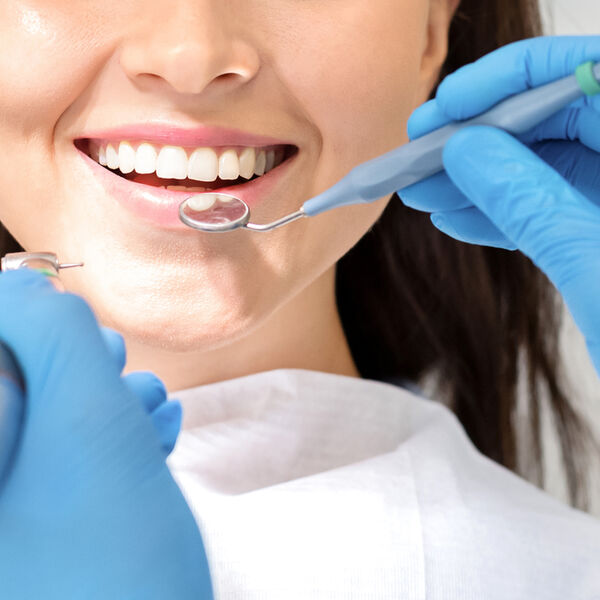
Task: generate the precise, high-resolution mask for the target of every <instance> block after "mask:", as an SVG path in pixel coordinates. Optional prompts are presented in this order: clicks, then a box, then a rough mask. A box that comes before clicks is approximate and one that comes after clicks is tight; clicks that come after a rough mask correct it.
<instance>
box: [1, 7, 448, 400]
mask: <svg viewBox="0 0 600 600" xmlns="http://www.w3.org/2000/svg"><path fill="white" fill-rule="evenodd" d="M456 2H457V0H429V1H423V0H377V2H365V1H364V0H343V1H340V0H326V1H323V0H318V1H317V0H277V1H273V0H253V1H252V2H248V1H247V0H230V1H228V2H217V1H211V0H181V1H179V2H177V3H173V2H171V1H168V0H152V1H150V2H148V1H146V2H142V1H141V0H103V1H102V2H82V1H79V0H78V1H77V2H74V1H73V0H2V2H1V3H0V40H1V45H2V52H1V53H0V85H1V88H2V94H1V95H0V138H1V139H2V140H3V143H4V147H3V152H2V154H1V155H0V156H1V158H0V182H1V184H2V185H1V187H0V221H2V222H3V223H4V224H5V226H6V227H7V228H8V229H9V231H10V232H11V233H12V234H13V235H14V237H15V238H16V239H17V240H18V241H19V242H20V243H21V245H22V246H23V247H24V248H26V249H27V250H30V251H35V250H37V251H40V250H45V251H53V252H56V253H57V254H58V256H59V258H60V259H61V260H63V261H84V262H85V268H83V269H73V270H70V271H64V272H63V274H62V280H63V282H64V285H65V287H66V288H67V290H68V291H71V292H75V293H78V294H80V295H82V296H83V297H84V298H85V299H86V300H87V301H88V302H89V303H90V305H91V306H92V308H93V309H94V311H95V312H96V314H97V316H98V319H99V320H100V321H101V322H102V323H103V324H104V325H107V326H110V327H113V328H114V329H116V330H118V331H119V332H120V333H122V334H123V336H124V337H125V341H126V344H127V348H128V363H127V367H126V372H127V371H131V370H137V369H148V370H152V371H154V372H155V373H156V374H157V375H158V376H159V377H161V378H162V379H163V380H164V381H165V383H166V385H167V388H168V389H169V391H176V390H178V389H183V388H187V387H192V386H196V385H200V384H204V383H209V382H213V381H220V380H223V379H228V378H232V377H239V376H243V375H246V374H250V373H254V372H258V371H264V370H269V369H276V368H286V367H293V368H305V369H315V370H320V371H325V372H332V373H340V374H344V375H350V376H357V375H358V373H357V371H356V367H355V365H354V363H353V361H352V358H351V355H350V352H349V349H348V345H347V342H346V340H345V337H344V334H343V331H342V328H341V324H340V321H339V316H338V313H337V310H336V306H335V297H334V276H335V263H336V261H337V260H338V259H339V258H340V257H341V256H343V255H344V254H345V253H346V252H347V251H348V250H349V249H350V248H351V247H352V246H353V245H354V244H355V243H356V242H357V241H358V240H359V239H360V238H361V237H362V235H363V234H364V233H365V232H366V231H367V230H368V229H369V228H370V227H371V226H372V224H373V223H374V222H375V221H376V220H377V218H378V217H379V216H380V214H381V212H382V211H383V209H384V208H385V205H386V203H387V202H388V200H389V198H382V199H380V200H379V201H377V202H375V203H372V204H369V205H359V206H353V207H347V208H343V209H338V210H334V211H330V212H328V213H325V214H323V215H320V216H318V217H315V218H311V219H302V220H301V221H299V222H297V223H294V224H292V225H290V226H288V227H284V228H282V229H279V230H276V231H273V232H271V233H269V234H253V233H250V232H247V231H238V232H235V233H230V234H226V235H207V234H200V233H197V232H194V231H191V230H190V231H189V232H188V231H185V232H175V231H172V230H171V231H169V230H166V229H161V228H158V227H155V226H151V225H148V224H147V223H143V222H141V221H138V220H136V219H135V218H134V217H132V216H131V215H130V214H129V213H127V212H126V211H125V210H124V209H123V208H122V207H121V206H120V205H118V204H116V203H115V201H114V200H113V199H112V198H111V197H110V196H109V195H108V194H107V193H106V192H105V191H104V189H103V188H102V187H100V185H99V184H98V182H97V181H96V179H95V178H94V177H93V176H92V174H91V172H90V171H89V169H88V168H87V166H86V165H85V164H84V163H83V161H82V159H81V158H80V157H79V155H78V154H77V151H76V150H75V148H74V146H73V139H75V138H77V137H80V136H82V135H84V134H85V132H86V131H91V130H92V129H95V130H98V129H104V128H112V127H116V126H119V125H123V124H127V123H143V122H144V121H147V120H149V119H160V120H162V121H168V122H171V123H173V124H176V125H179V126H182V127H194V126H197V125H199V124H203V125H215V126H222V127H233V128H237V129H241V130H244V131H248V132H253V133H259V134H263V135H268V136H273V137H277V138H280V139H286V140H293V141H294V143H295V144H296V145H297V146H298V147H299V155H298V157H297V158H296V165H295V166H294V167H293V169H292V170H291V171H290V172H289V174H288V175H287V176H286V177H285V178H284V180H283V181H282V182H281V184H280V185H279V186H277V187H276V188H275V189H274V190H273V192H272V193H270V194H269V196H268V197H266V198H265V199H264V200H263V202H262V204H261V206H260V207H257V209H256V210H255V211H253V220H255V221H256V222H259V223H260V222H266V221H268V220H271V219H274V218H278V217H280V216H282V215H284V214H287V213H288V212H291V211H294V210H297V209H298V207H300V206H301V204H302V203H303V202H304V201H305V200H307V199H308V198H310V197H312V196H314V195H316V194H318V193H320V192H322V191H324V190H325V189H326V188H328V187H330V186H331V185H333V184H334V183H335V182H336V181H337V180H338V179H340V178H341V177H342V176H344V175H345V174H346V173H347V172H348V171H349V170H350V169H351V168H352V167H353V166H355V165H356V164H359V163H361V162H363V161H365V160H367V159H369V158H372V157H374V156H376V155H378V154H381V153H383V152H386V151H388V150H390V149H392V148H394V147H396V146H398V145H400V144H402V143H404V142H406V141H407V135H406V121H407V120H408V117H409V116H410V114H411V112H412V111H413V110H414V108H416V107H417V106H418V105H420V104H421V103H423V102H424V101H425V100H426V99H427V97H428V95H429V92H430V90H431V88H432V87H433V85H434V84H435V80H436V77H437V73H438V72H439V68H440V66H441V64H442V63H443V60H444V58H445V55H446V49H447V48H446V44H447V30H448V26H449V22H450V20H451V17H452V14H453V12H454V10H455V9H456Z"/></svg>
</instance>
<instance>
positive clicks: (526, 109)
mask: <svg viewBox="0 0 600 600" xmlns="http://www.w3.org/2000/svg"><path fill="white" fill-rule="evenodd" d="M585 67H587V71H585V69H582V68H585ZM586 75H587V76H586ZM594 78H595V81H594ZM598 82H600V63H597V64H595V65H593V64H591V63H585V64H583V65H581V66H580V67H579V69H578V73H577V74H576V75H570V76H568V77H565V78H563V79H559V80H557V81H554V82H552V83H548V84H546V85H543V86H540V87H537V88H533V89H530V90H527V91H525V92H522V93H520V94H516V95H514V96H511V97H510V98H507V99H506V100H503V101H502V102H500V103H499V104H497V105H496V106H494V107H493V108H491V109H490V110H488V111H487V112H485V113H482V114H481V115H478V116H476V117H474V118H472V119H468V120H466V121H455V122H453V123H450V124H448V125H446V126H444V127H441V128H440V129H436V130H435V131H432V132H431V133H429V134H427V135H424V136H423V137H420V138H418V139H416V140H414V141H412V142H410V143H408V144H405V145H403V146H400V147H399V148H396V149H394V150H391V151H390V152H387V153H386V154H383V155H382V156H378V157H377V158H374V159H372V160H369V161H367V162H365V163H363V164H361V165H358V166H357V167H355V168H354V169H352V170H351V171H350V173H348V175H346V176H345V177H344V178H343V179H341V180H340V181H339V182H338V183H336V184H335V185H334V186H333V187H331V188H329V189H328V190H326V191H325V192H323V193H322V194H320V195H318V196H316V197H314V198H312V199H311V200H308V201H307V202H305V203H304V205H303V206H302V211H303V212H304V213H305V214H306V215H309V216H314V215H317V214H319V213H321V212H324V211H326V210H329V209H331V208H337V207H338V206H346V205H349V204H358V203H363V202H372V201H374V200H377V199H379V198H383V197H385V196H388V195H390V194H393V193H394V192H396V191H398V190H401V189H403V188H405V187H408V186H409V185H413V184H414V183H417V182H419V181H422V180H423V179H426V178H427V177H430V176H431V175H435V174H436V173H439V172H440V171H443V170H444V164H443V160H442V154H443V150H444V146H445V145H446V142H448V140H449V139H450V138H451V137H452V136H453V135H454V134H455V133H456V132H457V131H459V130H460V129H464V128H465V127H470V126H472V125H491V126H493V127H498V128H500V129H504V130H505V131H507V132H508V133H511V134H513V135H519V134H522V133H525V132H526V131H528V130H530V129H532V128H533V127H535V126H536V125H538V124H539V123H541V122H542V121H544V120H546V119H547V118H549V117H551V116H552V115H553V114H555V113H556V112H558V111H559V110H561V109H562V108H564V107H565V106H568V105H569V104H571V103H572V102H574V101H575V100H577V99H578V98H581V97H582V96H584V95H585V94H590V95H591V94H593V93H598V89H600V86H596V88H594V83H596V84H597V83H598Z"/></svg>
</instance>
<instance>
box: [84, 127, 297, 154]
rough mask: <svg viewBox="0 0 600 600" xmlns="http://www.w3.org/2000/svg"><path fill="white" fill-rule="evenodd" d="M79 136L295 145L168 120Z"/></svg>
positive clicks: (172, 142)
mask: <svg viewBox="0 0 600 600" xmlns="http://www.w3.org/2000/svg"><path fill="white" fill-rule="evenodd" d="M79 137H80V138H87V139H101V140H107V141H111V140H118V141H120V140H145V141H147V142H151V143H156V144H161V145H167V144H168V145H173V146H193V147H199V146H212V147H213V148H216V147H219V146H254V147H259V146H293V145H294V143H293V142H291V141H289V140H279V139H276V138H272V137H266V136H262V135H257V134H254V133H247V132H245V131H239V130H237V129H228V128H225V127H196V128H190V129H182V128H180V127H175V126H174V125H168V124H165V123H158V122H150V123H146V124H141V125H123V126H121V127H117V128H114V129H104V130H95V131H86V132H84V133H83V134H82V135H80V136H79Z"/></svg>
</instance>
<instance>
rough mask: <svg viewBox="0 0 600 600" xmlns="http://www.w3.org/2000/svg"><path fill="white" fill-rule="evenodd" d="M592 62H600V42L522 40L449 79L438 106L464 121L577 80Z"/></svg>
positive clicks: (595, 39) (571, 38) (588, 38)
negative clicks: (509, 99)
mask: <svg viewBox="0 0 600 600" xmlns="http://www.w3.org/2000/svg"><path fill="white" fill-rule="evenodd" d="M589 60H595V61H598V60H600V36H597V35H593V36H544V37H539V38H534V39H528V40H521V41H519V42H515V43H513V44H509V45H507V46H504V47H502V48H499V49H498V50H495V51H494V52H492V53H490V54H487V55H486V56H484V57H482V58H480V59H479V60H477V61H476V62H474V63H471V64H468V65H466V66H464V67H462V68H460V69H458V70H457V71H456V72H455V73H453V74H451V75H449V76H448V77H446V78H445V79H444V81H443V82H442V83H441V84H440V86H439V88H438V90H437V94H436V101H437V102H438V104H439V108H440V110H441V111H442V112H443V113H445V114H447V115H448V117H449V118H450V119H452V120H459V121H462V120H464V119H468V118H471V117H474V116H475V115H478V114H480V113H482V112H484V111H486V110H487V109H489V108H491V107H492V106H494V105H495V104H497V103H498V102H500V101H501V100H503V99H504V98H506V97H508V96H511V95H513V94H517V93H519V92H523V91H525V90H527V89H529V88H532V87H538V86H540V85H543V84H546V83H550V82H551V81H554V80H556V79H560V78H562V77H566V76H567V75H572V74H573V73H574V72H575V69H576V68H577V67H578V66H579V65H580V64H582V63H584V62H586V61H589Z"/></svg>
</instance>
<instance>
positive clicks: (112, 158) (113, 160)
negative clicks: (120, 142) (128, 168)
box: [106, 144, 119, 169]
mask: <svg viewBox="0 0 600 600" xmlns="http://www.w3.org/2000/svg"><path fill="white" fill-rule="evenodd" d="M106 166H107V167H108V168H109V169H118V168H119V154H118V153H117V151H116V150H115V149H114V148H113V146H112V144H108V146H106Z"/></svg>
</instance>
